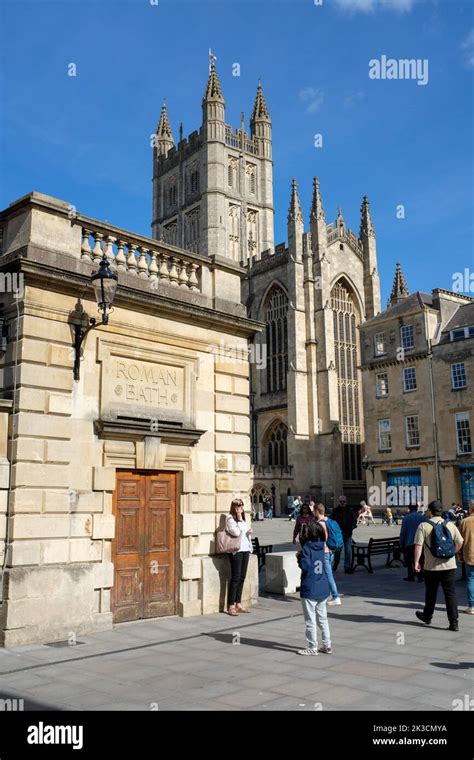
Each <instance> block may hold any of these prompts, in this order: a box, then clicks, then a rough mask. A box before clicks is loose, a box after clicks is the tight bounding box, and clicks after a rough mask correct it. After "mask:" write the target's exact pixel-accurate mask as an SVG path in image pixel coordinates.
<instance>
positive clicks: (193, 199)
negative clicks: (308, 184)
mask: <svg viewBox="0 0 474 760" xmlns="http://www.w3.org/2000/svg"><path fill="white" fill-rule="evenodd" d="M154 143H155V146H154V150H153V211H152V235H153V237H154V238H156V239H162V240H164V241H166V242H168V243H170V244H172V245H177V246H179V247H181V248H185V249H188V250H191V251H194V252H195V253H201V254H203V255H205V256H221V257H225V258H228V259H231V260H232V261H234V262H236V263H240V262H244V263H245V262H246V261H247V260H248V259H249V258H250V257H256V258H257V259H258V258H260V256H261V254H262V252H263V251H266V250H269V249H270V250H273V245H274V244H273V214H274V211H273V177H272V122H271V118H270V115H269V112H268V108H267V104H266V102H265V97H264V94H263V90H262V87H261V85H260V84H259V86H258V89H257V95H256V98H255V104H254V108H253V112H252V117H251V120H250V134H248V133H247V132H246V131H245V127H244V118H243V114H242V122H241V125H240V127H239V128H237V129H235V130H234V129H233V128H232V127H231V126H230V125H229V124H226V122H225V100H224V96H223V93H222V88H221V85H220V82H219V78H218V75H217V69H216V66H215V63H214V61H213V62H212V63H211V65H210V70H209V78H208V82H207V86H206V89H205V92H204V97H203V99H202V125H201V127H200V129H199V132H197V131H196V132H193V133H191V134H190V135H189V137H188V138H187V139H183V138H182V135H180V140H179V142H178V145H177V146H175V145H174V142H173V137H172V134H171V127H170V123H169V119H168V114H167V110H166V107H165V106H164V107H163V110H162V113H161V117H160V121H159V123H158V127H157V131H156V135H155V140H154Z"/></svg>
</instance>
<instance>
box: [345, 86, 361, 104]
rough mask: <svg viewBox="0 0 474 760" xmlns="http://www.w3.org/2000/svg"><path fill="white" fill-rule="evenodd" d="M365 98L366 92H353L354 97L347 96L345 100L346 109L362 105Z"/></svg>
mask: <svg viewBox="0 0 474 760" xmlns="http://www.w3.org/2000/svg"><path fill="white" fill-rule="evenodd" d="M364 98H365V92H362V90H359V92H353V93H352V95H347V97H345V98H344V108H354V106H356V105H357V104H358V103H361V102H362V101H363V100H364Z"/></svg>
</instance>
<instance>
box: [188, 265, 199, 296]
mask: <svg viewBox="0 0 474 760" xmlns="http://www.w3.org/2000/svg"><path fill="white" fill-rule="evenodd" d="M189 268H190V274H189V287H190V289H191V290H199V282H198V278H197V274H196V273H197V270H198V269H199V267H198V265H197V264H194V263H191V264H190V265H189Z"/></svg>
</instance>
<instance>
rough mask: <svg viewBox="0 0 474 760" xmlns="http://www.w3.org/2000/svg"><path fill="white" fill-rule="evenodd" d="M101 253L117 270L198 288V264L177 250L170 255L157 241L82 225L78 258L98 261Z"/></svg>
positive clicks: (199, 270) (178, 286) (186, 288)
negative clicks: (115, 233)
mask: <svg viewBox="0 0 474 760" xmlns="http://www.w3.org/2000/svg"><path fill="white" fill-rule="evenodd" d="M104 254H105V256H106V258H107V259H108V261H109V262H110V264H111V265H112V266H115V267H116V268H117V272H128V274H131V275H134V276H136V277H140V278H141V279H143V280H149V282H150V283H155V286H156V287H158V283H164V284H168V285H172V286H174V287H177V288H182V289H184V290H191V291H195V292H201V283H200V275H201V265H200V263H199V262H197V261H193V260H192V259H191V258H190V257H189V258H188V256H183V255H182V254H181V253H176V255H174V254H173V253H171V252H170V251H169V250H165V249H164V248H162V247H161V246H160V245H159V243H154V242H152V241H151V240H150V242H148V243H146V244H145V243H144V241H143V239H138V238H135V239H134V238H133V237H132V236H130V235H128V236H127V237H126V238H124V239H122V238H119V237H117V236H115V235H113V234H111V233H110V231H108V230H107V228H106V226H104V227H103V228H99V227H98V226H92V225H90V226H89V227H82V244H81V259H87V260H89V261H93V262H99V261H100V260H101V258H102V256H103V255H104Z"/></svg>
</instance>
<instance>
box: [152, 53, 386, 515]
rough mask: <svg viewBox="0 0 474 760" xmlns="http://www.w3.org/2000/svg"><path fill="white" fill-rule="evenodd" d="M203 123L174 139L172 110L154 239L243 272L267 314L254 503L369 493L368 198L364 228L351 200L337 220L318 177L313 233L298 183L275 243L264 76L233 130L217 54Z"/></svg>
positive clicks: (255, 387) (374, 290) (164, 116)
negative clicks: (329, 215) (353, 224)
mask: <svg viewBox="0 0 474 760" xmlns="http://www.w3.org/2000/svg"><path fill="white" fill-rule="evenodd" d="M202 109H203V119H202V126H201V128H200V130H199V131H196V132H193V133H192V134H191V135H189V137H188V138H187V139H182V136H181V135H180V140H179V142H178V144H177V145H175V143H174V139H173V135H172V131H171V126H170V122H169V118H168V113H167V109H166V105H163V108H162V111H161V116H160V119H159V123H158V126H157V130H156V136H155V143H154V144H155V147H154V150H153V218H152V234H153V237H155V238H156V239H161V240H164V241H165V242H167V243H169V244H172V245H177V246H180V247H182V248H185V249H188V250H191V251H194V252H196V253H200V254H203V255H206V256H210V257H214V256H215V257H217V258H219V259H221V260H222V258H227V259H230V261H231V262H232V263H233V265H238V266H240V267H241V268H242V302H243V303H244V304H245V305H246V306H247V310H248V316H249V317H251V318H252V319H255V320H258V321H260V322H262V323H265V325H266V327H265V329H264V330H263V331H262V333H261V334H260V335H259V336H258V337H257V338H256V343H257V344H260V345H259V346H258V345H257V346H255V347H254V351H253V356H254V357H256V358H257V359H258V361H255V362H253V364H252V368H251V378H250V379H251V457H252V465H253V488H252V494H251V497H252V499H253V500H254V501H259V500H262V498H263V497H265V496H270V497H271V496H273V498H274V501H275V506H276V511H277V513H278V512H282V511H284V509H285V506H286V503H287V497H288V495H293V496H294V495H302V496H305V495H307V496H309V495H312V496H313V497H314V498H315V499H317V500H321V501H323V502H325V503H326V505H327V506H328V507H330V506H332V505H333V499H334V498H335V497H337V495H338V494H339V493H342V492H344V493H346V494H347V495H348V497H349V498H350V499H351V500H352V501H355V500H359V499H361V498H363V497H364V496H365V473H364V471H363V469H362V458H363V455H364V421H363V408H362V387H361V375H360V369H359V366H360V339H359V330H358V327H359V325H360V324H361V323H362V322H364V321H365V320H366V319H370V318H371V317H373V316H375V315H376V314H377V313H378V312H379V311H380V284H379V276H378V271H377V254H376V241H375V232H374V227H373V224H372V219H371V213H370V208H369V201H368V199H367V197H366V196H365V197H364V198H363V200H362V205H361V212H360V214H361V216H360V229H359V234H358V235H357V234H355V233H354V232H352V231H351V230H350V229H349V228H348V227H347V226H346V223H345V221H344V217H343V214H342V211H341V209H339V210H338V214H337V219H336V221H335V222H334V223H330V224H328V223H327V220H326V215H325V211H324V208H323V202H322V198H321V191H320V185H319V180H318V179H317V178H315V179H314V181H313V198H312V204H311V211H310V219H309V230H306V231H305V225H304V219H303V212H302V209H301V205H300V200H299V196H298V190H297V185H296V181H295V180H293V182H292V186H291V195H290V205H289V212H288V243H281V244H279V245H276V246H275V245H274V227H273V221H274V220H273V217H274V209H273V178H272V121H271V118H270V114H269V110H268V107H267V104H266V101H265V97H264V94H263V90H262V87H261V85H260V84H259V85H258V88H257V95H256V98H255V103H254V107H253V112H252V116H251V119H250V134H248V133H247V132H246V131H245V127H244V120H243V118H242V123H241V125H240V127H239V128H237V129H233V128H232V127H231V126H230V125H228V124H226V122H225V101H224V97H223V94H222V90H221V86H220V83H219V79H218V75H217V70H216V66H215V63H214V62H212V63H211V66H210V72H209V79H208V82H207V86H206V90H205V93H204V97H203V101H202Z"/></svg>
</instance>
